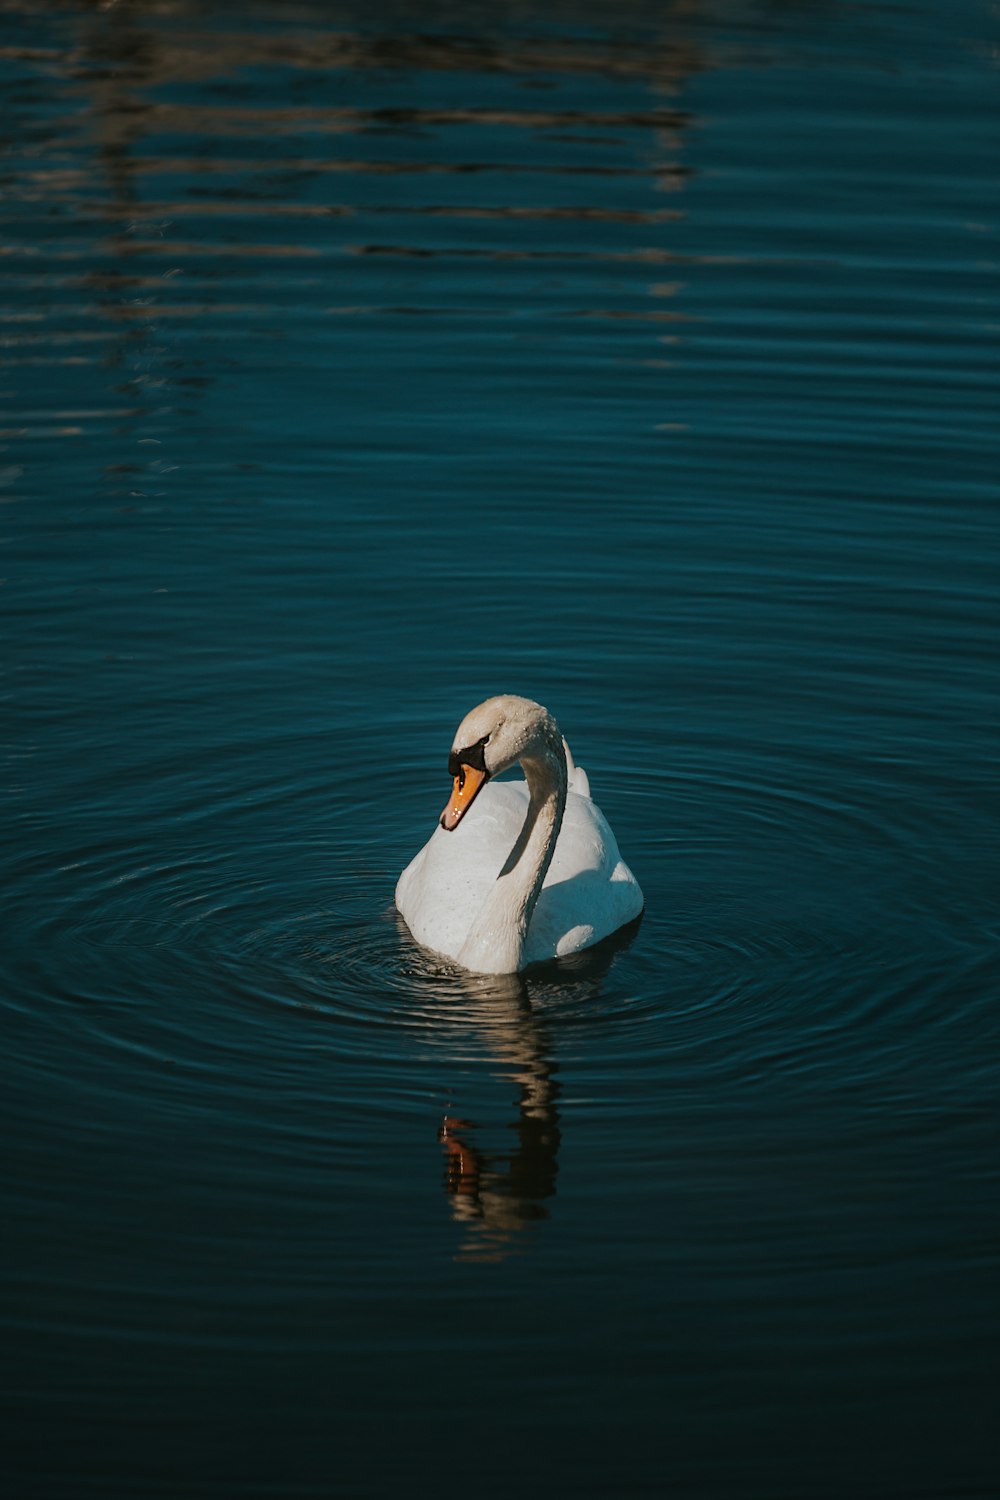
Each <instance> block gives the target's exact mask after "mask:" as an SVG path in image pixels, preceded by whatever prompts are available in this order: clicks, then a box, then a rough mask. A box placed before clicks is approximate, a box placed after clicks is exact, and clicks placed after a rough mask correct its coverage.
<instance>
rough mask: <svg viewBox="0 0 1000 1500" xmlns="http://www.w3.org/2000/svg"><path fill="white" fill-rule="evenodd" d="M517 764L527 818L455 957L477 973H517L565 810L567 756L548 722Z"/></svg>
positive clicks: (557, 733) (559, 736)
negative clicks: (524, 787) (522, 778)
mask: <svg viewBox="0 0 1000 1500" xmlns="http://www.w3.org/2000/svg"><path fill="white" fill-rule="evenodd" d="M518 759H519V760H520V762H521V766H522V768H523V770H524V775H525V779H526V781H527V783H528V793H529V800H528V812H527V816H526V817H525V820H524V824H523V826H522V828H521V832H520V833H519V834H518V836H517V840H516V842H515V844H514V847H513V849H511V851H510V854H509V855H508V857H507V861H506V863H505V865H504V867H503V869H502V870H501V871H500V874H499V875H498V876H497V880H496V885H495V886H494V887H493V890H492V892H491V893H490V896H489V898H488V899H487V901H486V903H485V905H484V906H483V909H482V911H481V912H480V913H479V916H478V917H477V918H476V921H475V922H474V923H473V926H472V930H471V932H470V933H469V935H468V937H467V938H466V940H465V942H464V944H463V946H462V951H461V953H460V954H459V963H462V964H465V965H466V967H467V968H470V969H476V970H478V972H479V973H491V974H513V973H516V972H517V970H518V969H519V968H521V966H522V962H523V958H524V940H525V937H526V935H527V931H528V925H529V923H530V921H531V917H532V913H533V912H534V910H535V905H536V903H537V901H538V896H539V892H540V891H541V889H542V885H543V883H544V880H545V876H546V874H547V873H548V868H549V865H550V864H551V863H552V856H553V854H554V853H555V847H556V839H557V838H558V836H559V829H560V827H561V825H562V820H563V813H564V812H565V810H566V791H567V783H568V773H567V770H566V751H565V749H564V746H563V739H562V736H561V735H560V733H559V731H558V729H557V728H556V726H555V722H554V720H552V719H551V718H547V720H546V721H545V723H543V724H542V726H541V727H540V729H539V731H538V734H537V735H536V736H535V737H534V738H533V739H532V741H531V743H530V744H528V745H526V746H525V748H524V749H523V750H522V751H521V754H520V755H519V757H518Z"/></svg>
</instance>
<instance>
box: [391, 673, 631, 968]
mask: <svg viewBox="0 0 1000 1500" xmlns="http://www.w3.org/2000/svg"><path fill="white" fill-rule="evenodd" d="M517 761H520V762H521V765H522V766H523V768H524V773H525V777H526V778H527V779H526V780H525V781H521V782H518V781H513V782H503V783H500V784H497V783H493V784H491V785H487V783H488V782H489V781H490V778H491V777H493V776H496V775H498V774H499V773H500V772H502V771H506V770H507V769H508V768H509V767H511V766H513V765H514V764H515V762H517ZM449 770H450V771H451V774H452V775H453V776H454V778H455V785H454V790H453V792H452V797H451V800H450V802H449V803H448V806H447V807H446V808H445V810H444V813H443V814H442V817H441V825H440V827H439V828H437V829H436V830H435V832H434V834H433V835H432V837H431V838H430V839H429V840H428V842H427V843H426V844H425V845H424V847H423V849H421V851H420V853H419V854H418V855H417V856H416V858H415V859H413V860H412V861H411V863H410V864H409V865H408V866H407V868H406V869H405V870H404V871H403V873H402V875H401V876H400V878H399V884H398V885H397V887H396V905H397V907H398V908H399V911H400V913H401V914H402V916H403V917H404V919H405V921H406V923H407V926H408V927H409V929H410V931H411V932H412V933H413V936H414V937H415V938H416V939H417V941H418V942H420V943H423V944H424V945H425V947H428V948H432V949H433V950H434V951H435V952H437V953H443V954H446V955H447V956H448V957H449V958H454V959H456V960H457V962H458V963H460V964H461V965H462V966H463V967H464V968H466V969H470V970H472V972H473V973H477V974H513V973H516V972H517V971H518V970H519V969H523V968H525V967H526V966H527V965H528V964H531V963H537V962H539V961H541V960H544V959H549V958H555V957H563V956H565V955H567V954H571V953H577V952H579V951H580V950H581V949H584V948H589V947H590V946H591V945H592V944H594V943H599V942H600V941H601V940H602V939H603V938H606V937H608V936H609V935H610V934H611V933H613V932H616V931H617V930H618V928H620V927H623V926H624V925H625V924H626V923H628V922H630V921H632V920H633V919H634V918H635V917H637V916H638V915H639V913H640V912H641V911H642V892H641V891H640V889H639V886H638V883H637V881H636V879H635V876H634V875H633V874H632V872H631V870H630V869H629V868H628V865H626V863H625V861H624V860H623V859H622V858H621V856H620V854H619V853H618V845H617V843H616V842H615V836H614V834H613V833H612V831H611V829H610V828H609V826H608V823H607V821H606V819H605V817H604V815H603V813H602V812H601V810H600V808H599V807H598V806H597V805H596V803H594V802H593V801H592V800H591V797H590V787H589V783H588V781H587V777H586V774H585V772H583V771H581V770H579V769H577V768H576V767H574V766H573V765H572V761H571V759H570V758H568V748H567V746H566V742H565V741H564V740H563V738H562V735H561V734H560V733H559V730H558V728H557V726H556V722H555V720H554V719H553V718H552V715H551V714H550V713H549V712H548V711H547V710H546V709H544V708H542V706H541V705H540V704H538V703H533V702H532V701H531V700H530V699H529V698H518V697H515V696H513V695H509V694H508V695H505V696H503V697H499V698H490V699H488V700H487V702H485V703H481V704H480V705H479V707H478V708H475V709H473V710H472V712H471V713H470V714H467V715H466V717H465V718H464V719H463V720H462V723H461V724H460V725H459V728H458V733H457V734H456V735H455V742H454V745H453V746H452V752H451V757H450V760H449ZM473 804H475V810H474V812H473V813H472V814H471V816H468V814H469V809H470V808H472V806H473ZM459 823H461V824H462V828H461V832H459V833H457V834H456V833H455V830H456V829H457V828H458V825H459Z"/></svg>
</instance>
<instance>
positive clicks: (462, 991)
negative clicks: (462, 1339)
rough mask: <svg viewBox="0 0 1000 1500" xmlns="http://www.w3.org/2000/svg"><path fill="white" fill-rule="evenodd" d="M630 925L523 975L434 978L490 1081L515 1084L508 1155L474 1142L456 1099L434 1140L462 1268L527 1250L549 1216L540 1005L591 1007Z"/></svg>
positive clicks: (555, 1133) (554, 1166)
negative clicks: (565, 998) (484, 1055)
mask: <svg viewBox="0 0 1000 1500" xmlns="http://www.w3.org/2000/svg"><path fill="white" fill-rule="evenodd" d="M637 926H638V923H637V922H632V923H630V924H629V926H628V927H626V928H624V929H623V930H622V931H621V932H618V933H616V934H615V935H614V936H613V937H611V938H608V939H607V940H606V941H605V942H603V943H601V944H599V946H597V947H595V948H591V949H589V950H588V951H587V952H586V953H580V954H577V955H575V956H574V957H573V958H570V959H564V960H561V961H560V962H559V963H558V964H551V965H546V966H545V967H544V968H540V969H537V970H535V971H534V972H533V974H531V975H529V976H521V975H517V974H505V975H477V974H468V973H459V972H452V973H450V974H448V975H441V974H437V975H435V979H436V983H435V989H437V990H438V993H439V996H440V998H441V999H442V1000H444V999H445V998H447V1003H448V1008H449V1010H452V1009H453V1008H454V1009H456V1010H457V1012H458V1015H459V1016H460V1018H461V1021H462V1022H463V1023H464V1025H463V1028H462V1031H463V1034H464V1036H465V1037H466V1038H467V1035H468V1033H467V1031H466V1029H465V1028H466V1027H468V1026H471V1027H472V1029H473V1030H474V1032H475V1035H476V1038H477V1040H478V1041H479V1042H481V1043H482V1044H483V1045H484V1046H485V1047H486V1049H487V1051H488V1052H489V1054H490V1056H491V1058H492V1059H493V1060H494V1062H495V1064H496V1066H495V1067H494V1068H493V1070H492V1071H493V1073H494V1076H495V1078H497V1079H499V1080H500V1081H502V1082H503V1083H505V1084H506V1083H509V1084H513V1085H514V1087H515V1090H516V1093H515V1095H514V1102H515V1103H516V1108H517V1114H516V1117H515V1119H514V1120H513V1121H512V1122H511V1130H510V1133H511V1134H512V1136H513V1141H514V1144H513V1147H512V1148H511V1149H509V1150H496V1149H492V1148H491V1147H490V1146H489V1145H488V1144H487V1143H485V1142H482V1141H481V1139H480V1136H481V1131H480V1127H479V1126H478V1125H477V1124H476V1123H475V1121H474V1118H473V1116H474V1112H475V1111H474V1107H473V1108H471V1109H470V1108H469V1107H468V1105H469V1103H471V1102H472V1101H466V1100H463V1099H461V1098H456V1099H455V1100H454V1104H453V1106H452V1110H451V1111H450V1112H449V1113H448V1114H447V1115H446V1116H445V1118H444V1120H443V1122H442V1124H441V1128H440V1131H439V1133H438V1139H439V1140H440V1142H441V1144H442V1146H443V1147H444V1151H445V1174H444V1187H445V1191H446V1193H447V1195H448V1201H449V1203H450V1205H451V1210H452V1216H453V1218H454V1219H455V1221H456V1223H458V1224H460V1225H462V1227H463V1229H464V1234H463V1238H462V1242H461V1245H460V1247H459V1250H458V1255H459V1258H460V1259H462V1260H470V1261H482V1260H502V1259H503V1258H504V1257H505V1256H507V1255H510V1254H512V1253H514V1252H516V1251H517V1250H519V1249H521V1248H523V1247H524V1245H525V1240H524V1234H525V1231H526V1230H528V1229H529V1228H531V1227H533V1226H535V1225H537V1224H539V1223H540V1222H541V1221H543V1220H545V1219H546V1218H547V1217H548V1211H549V1210H548V1203H547V1200H548V1199H550V1198H552V1197H553V1196H554V1195H555V1191H556V1177H557V1174H558V1170H559V1164H558V1154H559V1145H560V1141H561V1138H562V1127H561V1124H560V1119H559V1111H558V1108H557V1104H558V1099H559V1077H558V1074H559V1065H558V1063H557V1061H556V1060H555V1058H554V1057H553V1048H552V1044H551V1042H550V1037H549V1023H548V1021H547V1019H546V1009H547V1006H548V1005H549V1004H551V1003H553V1002H555V1003H558V1001H559V998H560V996H561V995H564V994H565V993H566V991H574V992H577V994H576V995H575V998H576V999H579V998H581V997H580V996H579V991H580V990H583V991H584V992H587V991H589V992H590V994H589V995H587V996H586V998H594V996H595V995H596V992H597V991H599V989H600V986H601V982H602V980H603V978H604V976H605V974H606V973H607V971H608V969H609V967H610V965H611V963H612V960H613V959H614V957H615V955H616V954H617V953H620V952H621V951H622V950H623V949H624V948H625V947H627V946H628V945H629V943H631V941H632V938H633V936H634V934H635V931H636V928H637Z"/></svg>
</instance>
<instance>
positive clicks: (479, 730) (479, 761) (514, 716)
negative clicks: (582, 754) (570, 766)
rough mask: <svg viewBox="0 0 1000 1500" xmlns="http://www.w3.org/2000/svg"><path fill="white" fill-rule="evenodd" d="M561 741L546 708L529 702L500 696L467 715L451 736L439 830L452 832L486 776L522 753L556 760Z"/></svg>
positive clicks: (505, 765) (525, 699) (507, 767)
mask: <svg viewBox="0 0 1000 1500" xmlns="http://www.w3.org/2000/svg"><path fill="white" fill-rule="evenodd" d="M561 747H562V737H561V735H560V733H559V730H558V729H557V727H556V721H555V719H553V717H552V715H551V714H550V713H549V711H548V709H547V708H543V707H542V705H541V704H540V703H534V702H533V701H532V700H531V699H530V698H519V697H517V696H516V694H514V693H503V694H501V696H500V697H499V698H487V700H486V702H485V703H480V705H479V707H478V708H474V709H473V710H472V712H471V713H467V714H466V716H465V718H464V719H463V720H462V722H461V724H459V726H458V729H457V731H456V733H455V739H454V743H453V744H452V747H451V754H450V755H449V757H448V770H449V772H450V773H451V775H452V776H453V777H454V785H453V787H452V793H451V797H450V798H449V800H448V805H447V807H446V808H445V810H444V812H443V813H442V814H441V827H442V828H447V829H448V830H449V832H450V831H451V830H452V829H454V828H457V827H458V825H459V823H460V822H461V821H462V819H463V818H464V817H465V814H466V813H467V812H468V810H469V808H470V807H471V806H472V804H473V802H474V801H475V799H476V797H477V795H478V794H479V792H480V791H481V790H482V788H483V787H484V786H485V785H486V783H487V781H489V779H490V777H491V776H499V775H500V773H501V771H506V770H508V769H509V767H510V766H512V765H514V763H515V762H516V761H518V760H520V759H521V757H522V756H525V755H529V756H531V755H538V754H539V753H540V752H544V751H550V752H552V753H553V754H555V755H556V757H557V759H558V755H559V752H560V750H561Z"/></svg>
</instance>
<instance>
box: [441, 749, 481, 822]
mask: <svg viewBox="0 0 1000 1500" xmlns="http://www.w3.org/2000/svg"><path fill="white" fill-rule="evenodd" d="M489 779H490V773H489V771H477V770H476V768H475V766H466V765H462V766H460V767H459V771H458V775H457V776H456V777H455V784H454V786H453V787H452V789H451V797H450V799H449V801H448V805H447V807H446V808H445V810H444V812H443V813H442V814H441V827H442V828H447V829H448V832H449V833H450V832H451V830H452V829H453V828H457V827H458V825H459V823H461V821H462V819H463V818H464V817H465V814H466V813H467V812H468V811H469V808H470V807H471V806H472V804H473V802H474V801H475V799H476V794H477V792H478V791H479V790H480V788H481V787H483V786H485V785H486V783H487V781H489Z"/></svg>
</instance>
